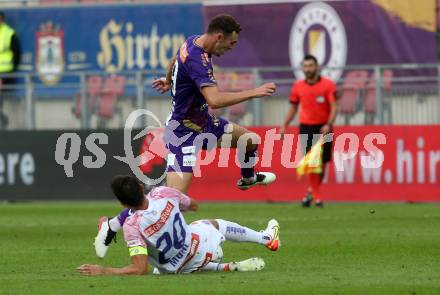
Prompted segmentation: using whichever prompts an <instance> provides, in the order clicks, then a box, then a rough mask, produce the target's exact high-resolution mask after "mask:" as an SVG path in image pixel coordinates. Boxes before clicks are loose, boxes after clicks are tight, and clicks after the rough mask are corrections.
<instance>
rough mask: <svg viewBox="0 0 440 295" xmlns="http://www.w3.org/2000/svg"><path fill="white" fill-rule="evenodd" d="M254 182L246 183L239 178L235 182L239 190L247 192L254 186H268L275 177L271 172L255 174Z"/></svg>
mask: <svg viewBox="0 0 440 295" xmlns="http://www.w3.org/2000/svg"><path fill="white" fill-rule="evenodd" d="M255 178H256V179H255V181H254V182H250V183H249V182H247V181H245V180H244V179H243V178H240V179H239V180H238V182H237V186H238V188H239V189H241V190H247V189H248V188H250V187H252V186H254V185H268V184H271V183H272V182H274V181H275V180H276V179H277V176H276V175H275V174H274V173H272V172H257V173H255Z"/></svg>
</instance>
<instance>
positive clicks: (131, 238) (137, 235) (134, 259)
mask: <svg viewBox="0 0 440 295" xmlns="http://www.w3.org/2000/svg"><path fill="white" fill-rule="evenodd" d="M138 223H139V219H137V218H136V217H135V216H130V217H129V218H128V219H127V220H126V221H125V223H124V226H123V232H124V240H125V242H126V243H127V246H128V252H129V253H130V257H131V264H129V265H127V266H125V267H106V266H102V265H96V264H83V265H81V266H80V267H78V268H77V270H78V272H80V273H81V274H83V275H89V276H97V275H145V274H147V272H148V251H147V245H146V243H145V241H144V240H143V238H142V234H141V232H140V231H139V224H138Z"/></svg>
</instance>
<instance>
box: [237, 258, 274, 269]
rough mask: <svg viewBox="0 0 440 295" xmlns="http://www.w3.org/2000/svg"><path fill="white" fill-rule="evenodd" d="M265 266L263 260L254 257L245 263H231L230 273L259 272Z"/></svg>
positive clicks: (244, 261)
mask: <svg viewBox="0 0 440 295" xmlns="http://www.w3.org/2000/svg"><path fill="white" fill-rule="evenodd" d="M265 265H266V264H265V263H264V260H263V259H262V258H259V257H253V258H249V259H246V260H243V261H239V262H231V263H229V271H259V270H262V269H263V268H264V266H265Z"/></svg>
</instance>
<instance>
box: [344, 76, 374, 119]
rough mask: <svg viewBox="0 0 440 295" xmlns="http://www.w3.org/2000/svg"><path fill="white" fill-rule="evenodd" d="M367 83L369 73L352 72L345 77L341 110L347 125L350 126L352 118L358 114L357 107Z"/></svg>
mask: <svg viewBox="0 0 440 295" xmlns="http://www.w3.org/2000/svg"><path fill="white" fill-rule="evenodd" d="M367 81H368V72H367V71H351V72H348V73H347V75H346V76H345V79H344V84H343V85H342V89H341V90H342V91H341V97H340V99H339V109H340V113H341V114H343V115H344V117H345V124H346V125H348V124H350V118H351V117H352V116H353V115H354V114H355V113H356V112H357V105H358V102H359V99H360V97H361V94H362V91H363V89H364V88H365V85H366V83H367Z"/></svg>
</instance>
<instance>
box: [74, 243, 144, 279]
mask: <svg viewBox="0 0 440 295" xmlns="http://www.w3.org/2000/svg"><path fill="white" fill-rule="evenodd" d="M145 250H146V249H145ZM77 270H78V271H79V272H80V273H81V274H83V275H88V276H98V275H145V274H147V273H148V260H147V255H134V256H132V257H131V264H130V265H128V266H126V267H105V266H101V265H97V264H83V265H81V266H80V267H78V268H77Z"/></svg>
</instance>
